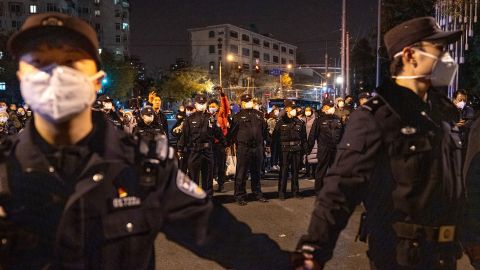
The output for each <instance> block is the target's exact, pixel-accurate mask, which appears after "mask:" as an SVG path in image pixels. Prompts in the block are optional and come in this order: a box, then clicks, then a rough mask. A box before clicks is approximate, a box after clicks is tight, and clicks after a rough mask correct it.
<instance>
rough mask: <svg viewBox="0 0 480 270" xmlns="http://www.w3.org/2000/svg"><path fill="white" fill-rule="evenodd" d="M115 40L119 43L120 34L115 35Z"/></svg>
mask: <svg viewBox="0 0 480 270" xmlns="http://www.w3.org/2000/svg"><path fill="white" fill-rule="evenodd" d="M115 42H116V43H120V35H116V36H115Z"/></svg>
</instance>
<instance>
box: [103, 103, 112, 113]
mask: <svg viewBox="0 0 480 270" xmlns="http://www.w3.org/2000/svg"><path fill="white" fill-rule="evenodd" d="M112 108H113V104H112V103H111V102H106V103H104V104H103V109H104V110H106V111H110V110H112Z"/></svg>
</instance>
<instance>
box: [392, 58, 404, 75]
mask: <svg viewBox="0 0 480 270" xmlns="http://www.w3.org/2000/svg"><path fill="white" fill-rule="evenodd" d="M402 70H403V61H402V57H395V58H394V59H393V60H392V62H390V75H392V76H395V75H398V73H400V72H401V71H402Z"/></svg>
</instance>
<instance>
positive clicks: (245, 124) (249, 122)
mask: <svg viewBox="0 0 480 270" xmlns="http://www.w3.org/2000/svg"><path fill="white" fill-rule="evenodd" d="M267 134H268V131H267V123H266V122H265V119H264V118H263V115H262V113H261V112H259V111H257V110H254V109H242V110H240V112H238V113H237V114H235V115H234V116H233V120H232V125H231V129H230V130H229V132H228V135H227V138H228V139H227V141H228V142H229V143H232V142H233V141H236V142H237V143H238V144H239V146H247V147H263V143H264V141H267V142H268V135H267Z"/></svg>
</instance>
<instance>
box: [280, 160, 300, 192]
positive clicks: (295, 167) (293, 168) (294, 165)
mask: <svg viewBox="0 0 480 270" xmlns="http://www.w3.org/2000/svg"><path fill="white" fill-rule="evenodd" d="M302 157H303V153H302V151H282V158H281V163H282V164H281V168H280V181H279V183H278V194H279V195H280V196H284V195H285V193H286V192H287V180H288V175H289V173H288V172H289V170H290V172H291V174H292V181H291V182H292V192H293V193H298V191H299V190H300V188H299V185H298V173H299V171H300V164H301V162H302Z"/></svg>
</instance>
